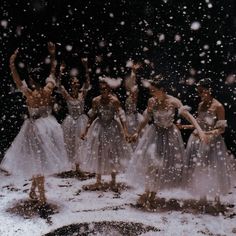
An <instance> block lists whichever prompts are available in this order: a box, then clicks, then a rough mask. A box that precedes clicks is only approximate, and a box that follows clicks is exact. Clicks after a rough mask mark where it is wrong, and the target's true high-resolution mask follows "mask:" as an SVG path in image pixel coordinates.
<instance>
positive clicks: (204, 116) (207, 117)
mask: <svg viewBox="0 0 236 236" xmlns="http://www.w3.org/2000/svg"><path fill="white" fill-rule="evenodd" d="M197 121H198V123H199V125H200V126H201V128H202V129H203V130H204V131H210V130H212V129H214V127H215V125H216V122H217V116H216V114H215V112H213V111H212V112H210V111H200V112H199V113H198V118H197Z"/></svg>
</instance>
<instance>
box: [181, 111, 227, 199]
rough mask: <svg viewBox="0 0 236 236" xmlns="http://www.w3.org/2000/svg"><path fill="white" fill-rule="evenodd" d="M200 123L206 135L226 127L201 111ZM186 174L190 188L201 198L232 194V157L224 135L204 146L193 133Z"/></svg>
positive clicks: (189, 141)
mask: <svg viewBox="0 0 236 236" xmlns="http://www.w3.org/2000/svg"><path fill="white" fill-rule="evenodd" d="M197 121H198V123H199V125H200V126H201V128H202V129H203V130H204V131H211V130H213V129H215V128H220V127H226V125H227V123H226V121H225V120H217V116H216V113H215V112H213V111H204V112H203V111H200V112H199V114H198V118H197ZM186 150H187V159H186V163H185V164H186V170H187V171H186V172H187V180H188V187H189V188H190V190H192V191H193V192H194V193H195V194H198V195H200V196H206V195H212V196H213V195H214V196H215V195H221V194H226V193H228V191H229V190H230V178H231V167H230V157H229V155H228V153H227V148H226V145H225V142H224V139H223V137H222V136H221V135H219V136H218V137H215V138H213V139H212V140H211V141H210V143H208V144H207V143H203V142H201V141H200V139H199V137H198V136H197V135H195V134H194V133H192V134H191V136H190V138H189V140H188V144H187V149H186Z"/></svg>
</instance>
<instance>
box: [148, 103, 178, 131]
mask: <svg viewBox="0 0 236 236" xmlns="http://www.w3.org/2000/svg"><path fill="white" fill-rule="evenodd" d="M152 117H153V121H154V124H155V125H156V126H157V127H163V128H168V127H170V126H172V125H173V122H174V117H175V108H174V107H170V108H168V110H158V109H153V111H152Z"/></svg>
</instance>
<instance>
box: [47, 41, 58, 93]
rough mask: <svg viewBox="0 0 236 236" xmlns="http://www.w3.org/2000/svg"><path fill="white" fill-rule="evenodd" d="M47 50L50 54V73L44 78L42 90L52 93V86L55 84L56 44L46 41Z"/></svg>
mask: <svg viewBox="0 0 236 236" xmlns="http://www.w3.org/2000/svg"><path fill="white" fill-rule="evenodd" d="M48 52H49V54H50V60H51V70H50V75H49V77H48V78H47V79H46V86H45V87H44V90H45V91H46V92H48V93H52V91H53V89H54V87H55V86H56V77H55V72H56V57H55V54H56V46H55V44H54V43H52V42H48Z"/></svg>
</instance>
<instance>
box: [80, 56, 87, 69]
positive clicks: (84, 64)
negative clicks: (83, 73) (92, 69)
mask: <svg viewBox="0 0 236 236" xmlns="http://www.w3.org/2000/svg"><path fill="white" fill-rule="evenodd" d="M81 62H82V64H83V66H84V67H87V66H88V58H87V57H83V58H81Z"/></svg>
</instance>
